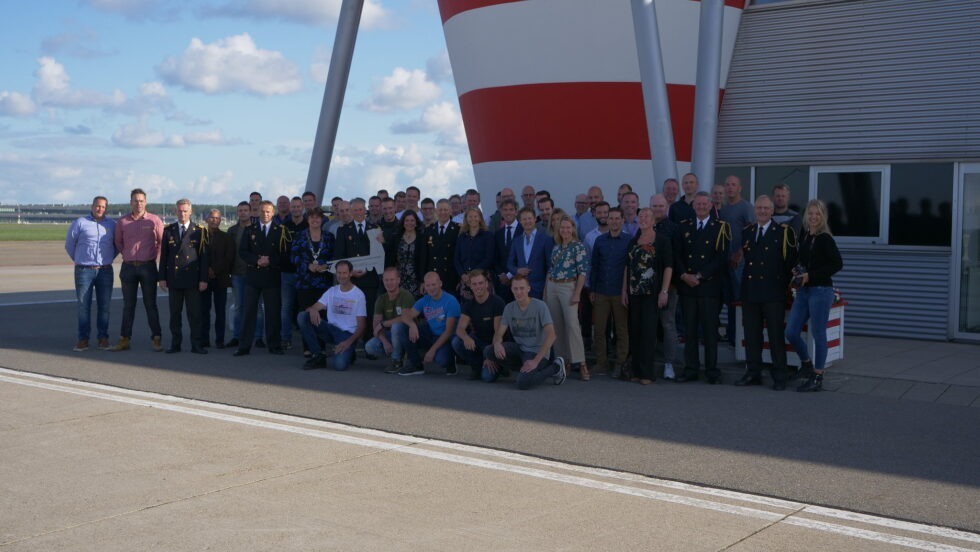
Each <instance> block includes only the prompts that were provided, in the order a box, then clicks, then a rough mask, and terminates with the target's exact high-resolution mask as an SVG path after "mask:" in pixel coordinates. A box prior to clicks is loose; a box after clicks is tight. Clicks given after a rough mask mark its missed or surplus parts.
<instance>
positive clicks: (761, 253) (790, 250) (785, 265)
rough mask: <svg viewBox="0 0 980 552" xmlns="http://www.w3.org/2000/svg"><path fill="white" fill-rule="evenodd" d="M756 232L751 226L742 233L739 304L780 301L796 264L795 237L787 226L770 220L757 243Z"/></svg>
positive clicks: (756, 229)
mask: <svg viewBox="0 0 980 552" xmlns="http://www.w3.org/2000/svg"><path fill="white" fill-rule="evenodd" d="M758 229H759V224H758V223H752V224H749V225H747V226H746V227H745V228H744V229H743V230H742V252H743V255H744V260H745V268H744V269H743V272H742V295H741V297H742V301H745V302H751V303H770V302H783V301H785V300H786V290H787V289H788V288H789V282H790V279H791V273H792V271H793V267H794V266H795V265H796V234H795V233H794V232H793V229H792V228H790V227H789V225H787V224H776V222H775V221H771V222H770V223H769V228H767V229H766V232H765V233H764V234H763V235H762V237H761V238H760V239H759V241H758V242H757V241H756V238H755V237H756V233H758V231H759V230H758Z"/></svg>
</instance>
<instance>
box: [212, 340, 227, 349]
mask: <svg viewBox="0 0 980 552" xmlns="http://www.w3.org/2000/svg"><path fill="white" fill-rule="evenodd" d="M214 348H215V349H224V348H225V342H224V341H215V342H214Z"/></svg>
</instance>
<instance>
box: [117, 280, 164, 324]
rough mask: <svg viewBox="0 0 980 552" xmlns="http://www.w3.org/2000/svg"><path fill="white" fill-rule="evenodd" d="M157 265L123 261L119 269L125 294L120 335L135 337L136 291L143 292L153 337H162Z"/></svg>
mask: <svg viewBox="0 0 980 552" xmlns="http://www.w3.org/2000/svg"><path fill="white" fill-rule="evenodd" d="M157 274H158V273H157V265H156V264H155V263H154V262H153V261H147V262H143V263H140V264H138V265H137V264H134V263H128V262H125V261H123V264H122V268H120V269H119V282H120V284H121V286H122V294H123V316H122V328H121V329H120V331H119V335H121V336H122V337H133V320H134V319H135V318H136V291H137V290H138V289H142V291H143V306H144V307H146V321H147V322H149V324H150V332H151V334H152V337H162V335H163V328H161V327H160V311H159V310H158V309H157Z"/></svg>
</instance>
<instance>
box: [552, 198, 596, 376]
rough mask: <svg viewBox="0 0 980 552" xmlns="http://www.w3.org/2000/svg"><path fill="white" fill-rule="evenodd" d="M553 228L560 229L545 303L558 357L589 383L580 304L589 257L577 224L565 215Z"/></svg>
mask: <svg viewBox="0 0 980 552" xmlns="http://www.w3.org/2000/svg"><path fill="white" fill-rule="evenodd" d="M559 217H560V218H559V219H558V220H557V221H556V220H555V215H552V219H551V226H552V228H556V229H557V233H556V235H555V248H554V249H552V250H551V268H550V269H549V270H548V282H547V284H546V285H545V288H544V301H545V303H547V304H548V310H549V311H551V318H552V319H553V320H554V324H555V337H556V339H555V354H556V355H558V356H560V357H562V358H564V359H568V360H570V361H571V362H572V365H573V366H577V367H578V369H579V377H580V378H581V380H582V381H589V368H588V367H587V366H586V365H585V346H584V344H583V343H582V327H581V325H580V324H579V321H578V304H579V299H580V298H581V296H582V288H583V287H585V275H586V273H587V272H588V271H589V260H588V259H589V256H588V252H587V251H586V249H585V245H584V244H583V243H582V242H580V241H578V231H577V230H576V229H575V221H573V220H572V219H571V217H569V216H568V215H565V214H561V215H559Z"/></svg>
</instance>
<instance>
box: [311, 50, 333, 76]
mask: <svg viewBox="0 0 980 552" xmlns="http://www.w3.org/2000/svg"><path fill="white" fill-rule="evenodd" d="M329 70H330V50H328V49H327V48H326V47H324V46H320V47H318V48H317V49H316V52H315V53H314V54H313V61H312V62H310V77H312V78H313V80H315V81H316V82H318V83H320V84H324V83H325V82H327V72H328V71H329Z"/></svg>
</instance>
